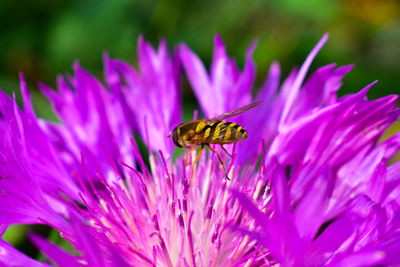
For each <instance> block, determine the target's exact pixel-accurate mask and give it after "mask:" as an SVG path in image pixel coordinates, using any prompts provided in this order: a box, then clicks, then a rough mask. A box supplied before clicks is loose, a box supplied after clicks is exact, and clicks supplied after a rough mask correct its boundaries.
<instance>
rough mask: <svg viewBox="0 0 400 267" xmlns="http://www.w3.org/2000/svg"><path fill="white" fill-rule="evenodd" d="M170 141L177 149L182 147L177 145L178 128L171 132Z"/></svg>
mask: <svg viewBox="0 0 400 267" xmlns="http://www.w3.org/2000/svg"><path fill="white" fill-rule="evenodd" d="M172 140H173V141H174V144H175V145H176V146H177V147H182V146H181V144H180V143H179V135H178V127H175V129H174V131H173V132H172Z"/></svg>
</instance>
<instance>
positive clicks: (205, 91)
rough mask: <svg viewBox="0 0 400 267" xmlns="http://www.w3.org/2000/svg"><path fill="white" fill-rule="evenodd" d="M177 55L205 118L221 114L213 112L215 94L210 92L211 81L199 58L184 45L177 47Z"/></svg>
mask: <svg viewBox="0 0 400 267" xmlns="http://www.w3.org/2000/svg"><path fill="white" fill-rule="evenodd" d="M179 54H180V58H181V61H182V64H183V67H184V68H185V71H186V75H187V77H188V79H189V81H190V84H191V85H192V87H193V92H194V93H195V94H196V97H197V99H198V100H199V103H200V106H201V108H202V110H203V112H204V113H205V116H206V117H208V118H212V117H213V116H216V115H219V114H221V113H217V112H218V111H215V109H216V107H217V104H218V102H217V99H216V98H215V92H213V91H212V88H211V81H210V79H209V77H208V74H207V70H206V69H205V67H204V65H203V63H202V62H201V60H200V58H199V57H198V56H197V55H196V54H194V53H193V52H192V51H191V50H190V49H189V48H188V47H187V46H186V45H180V46H179ZM211 110H214V113H212V112H211Z"/></svg>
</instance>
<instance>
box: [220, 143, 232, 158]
mask: <svg viewBox="0 0 400 267" xmlns="http://www.w3.org/2000/svg"><path fill="white" fill-rule="evenodd" d="M221 148H222V150H223V151H224V152H225V153H226V154H228V156H229V157H231V158H232V155H231V154H229V152H228V151H227V150H226V149H225V147H224V145H221Z"/></svg>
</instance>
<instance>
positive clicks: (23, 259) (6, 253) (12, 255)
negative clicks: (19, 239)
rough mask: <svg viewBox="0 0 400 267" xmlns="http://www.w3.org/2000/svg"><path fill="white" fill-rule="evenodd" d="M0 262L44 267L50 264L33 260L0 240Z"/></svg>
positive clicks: (3, 264) (13, 266)
mask: <svg viewBox="0 0 400 267" xmlns="http://www.w3.org/2000/svg"><path fill="white" fill-rule="evenodd" d="M0 264H1V265H2V266H10V267H20V266H31V267H45V266H48V267H49V266H50V265H48V264H45V263H41V262H38V261H36V260H33V259H31V258H29V257H28V256H26V255H25V254H23V253H22V252H20V251H18V250H17V249H15V248H14V247H13V246H11V245H10V244H8V243H7V242H5V241H4V240H0Z"/></svg>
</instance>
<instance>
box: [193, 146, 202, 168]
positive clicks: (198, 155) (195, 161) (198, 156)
mask: <svg viewBox="0 0 400 267" xmlns="http://www.w3.org/2000/svg"><path fill="white" fill-rule="evenodd" d="M203 149H204V145H202V146H201V147H200V150H199V153H198V154H197V157H196V159H195V160H194V162H193V166H194V165H196V163H197V161H198V160H199V158H200V155H201V152H203Z"/></svg>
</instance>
